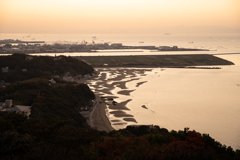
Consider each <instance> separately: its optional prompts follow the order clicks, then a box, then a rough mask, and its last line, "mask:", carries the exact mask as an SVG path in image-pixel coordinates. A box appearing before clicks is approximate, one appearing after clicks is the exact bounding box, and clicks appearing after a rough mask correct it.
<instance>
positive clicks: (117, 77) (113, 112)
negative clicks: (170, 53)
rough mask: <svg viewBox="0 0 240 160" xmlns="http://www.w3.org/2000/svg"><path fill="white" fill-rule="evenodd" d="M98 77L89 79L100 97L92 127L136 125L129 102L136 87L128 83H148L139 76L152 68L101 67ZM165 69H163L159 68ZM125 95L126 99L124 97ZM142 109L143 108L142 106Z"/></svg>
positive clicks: (110, 129) (88, 81) (119, 127)
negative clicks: (131, 87) (129, 86)
mask: <svg viewBox="0 0 240 160" xmlns="http://www.w3.org/2000/svg"><path fill="white" fill-rule="evenodd" d="M99 70H100V74H99V76H98V77H93V78H91V79H89V80H87V82H86V83H87V84H88V85H89V87H90V88H91V89H93V90H94V93H95V94H96V95H97V96H98V98H99V100H100V101H99V104H98V105H97V106H96V108H94V110H93V113H92V116H90V118H91V119H90V122H91V121H92V123H91V126H92V128H96V129H97V130H100V131H106V132H109V131H112V130H118V129H121V128H125V127H126V126H127V125H134V124H135V125H136V124H138V122H137V121H136V119H135V117H134V115H131V114H129V113H128V112H129V111H131V110H130V109H129V108H128V107H127V104H128V103H129V102H131V101H132V97H131V92H134V91H135V89H129V88H128V87H127V84H128V83H130V82H131V83H134V84H135V87H136V88H138V87H139V86H141V85H143V84H145V83H147V82H148V81H142V80H141V78H136V77H137V76H146V74H145V73H146V72H149V71H152V69H126V68H118V69H113V68H112V69H111V68H108V67H107V68H104V69H100V68H99ZM159 71H163V70H159ZM122 97H124V100H123V99H122ZM140 109H143V108H142V107H141V106H140Z"/></svg>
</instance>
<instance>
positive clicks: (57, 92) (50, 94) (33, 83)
mask: <svg viewBox="0 0 240 160" xmlns="http://www.w3.org/2000/svg"><path fill="white" fill-rule="evenodd" d="M5 99H12V100H13V105H27V106H32V107H31V115H30V117H31V118H37V119H39V120H41V121H46V120H51V119H55V118H61V119H64V118H65V119H70V120H71V121H72V122H73V124H74V125H76V126H81V127H83V126H86V121H85V119H84V118H83V117H82V116H81V115H80V114H79V107H84V106H86V105H87V104H88V103H89V101H90V100H92V99H95V95H94V94H93V92H92V91H91V90H90V89H89V88H88V86H87V85H86V84H79V85H76V86H75V85H71V84H63V85H59V86H56V87H54V86H50V85H49V81H48V79H45V78H36V79H30V80H26V81H21V82H16V83H13V84H11V85H9V86H7V87H5V88H2V89H0V101H5Z"/></svg>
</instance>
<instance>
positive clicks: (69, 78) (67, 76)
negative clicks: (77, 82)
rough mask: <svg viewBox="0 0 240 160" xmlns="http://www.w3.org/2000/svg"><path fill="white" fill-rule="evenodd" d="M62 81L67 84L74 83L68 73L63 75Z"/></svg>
mask: <svg viewBox="0 0 240 160" xmlns="http://www.w3.org/2000/svg"><path fill="white" fill-rule="evenodd" d="M63 80H64V81H67V82H74V78H73V77H72V75H71V74H70V73H69V72H67V73H65V75H64V76H63Z"/></svg>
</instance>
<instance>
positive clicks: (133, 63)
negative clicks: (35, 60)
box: [76, 54, 234, 69]
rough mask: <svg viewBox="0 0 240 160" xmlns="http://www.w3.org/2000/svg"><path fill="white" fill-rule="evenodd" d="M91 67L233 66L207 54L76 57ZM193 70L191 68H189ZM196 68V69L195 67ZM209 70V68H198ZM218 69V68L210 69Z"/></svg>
mask: <svg viewBox="0 0 240 160" xmlns="http://www.w3.org/2000/svg"><path fill="white" fill-rule="evenodd" d="M76 58H77V59H79V60H83V61H85V62H87V63H88V64H90V65H92V66H93V67H168V68H169V67H174V68H182V67H187V66H212V65H234V63H232V62H230V61H227V60H224V59H221V58H218V57H215V56H213V55H209V54H194V55H193V54H192V55H189V54H187V55H134V56H80V57H76ZM191 68H193V67H191ZM196 68H197V67H196ZM198 68H206V69H210V68H211V67H198ZM211 69H219V68H216V67H214V68H211Z"/></svg>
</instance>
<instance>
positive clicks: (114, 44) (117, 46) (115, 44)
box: [111, 43, 122, 48]
mask: <svg viewBox="0 0 240 160" xmlns="http://www.w3.org/2000/svg"><path fill="white" fill-rule="evenodd" d="M111 47H113V48H119V47H122V43H113V44H111Z"/></svg>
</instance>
